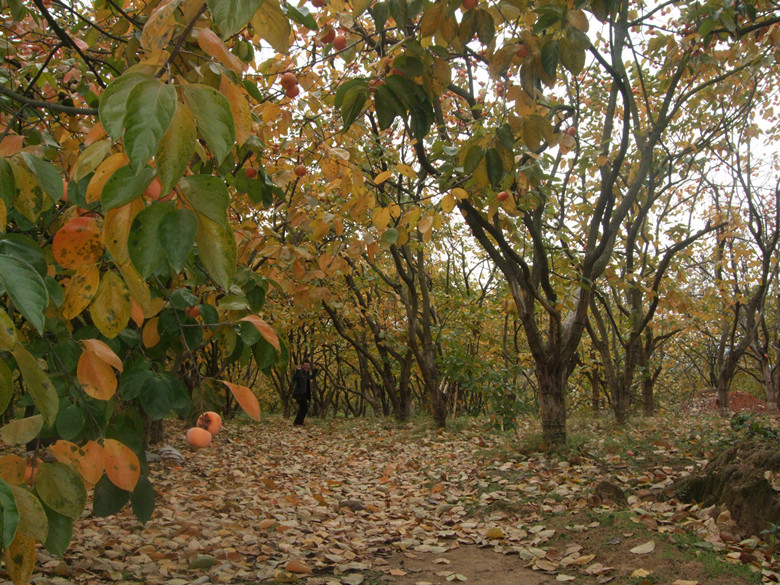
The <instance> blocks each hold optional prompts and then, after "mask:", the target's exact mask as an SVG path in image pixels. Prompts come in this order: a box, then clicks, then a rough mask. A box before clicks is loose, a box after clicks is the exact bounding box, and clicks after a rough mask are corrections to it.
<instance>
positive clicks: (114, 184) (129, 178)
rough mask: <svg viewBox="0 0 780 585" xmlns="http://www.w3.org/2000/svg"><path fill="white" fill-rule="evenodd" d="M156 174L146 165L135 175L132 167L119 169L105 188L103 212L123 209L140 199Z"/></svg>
mask: <svg viewBox="0 0 780 585" xmlns="http://www.w3.org/2000/svg"><path fill="white" fill-rule="evenodd" d="M155 174H156V173H155V170H154V169H153V168H152V167H150V166H149V165H145V166H144V167H143V168H142V169H141V170H140V172H138V173H135V172H134V171H133V169H132V168H131V167H130V165H125V166H123V167H121V168H119V169H117V170H116V172H115V173H114V174H113V175H111V176H110V177H109V179H108V181H106V184H105V186H104V187H103V195H102V196H101V197H100V203H101V205H102V206H103V211H108V210H109V209H114V208H115V207H122V206H123V205H125V204H127V203H130V202H131V201H133V200H134V199H137V198H138V197H140V196H141V194H143V192H144V191H145V190H146V188H147V187H148V186H149V183H151V182H152V180H153V179H154V177H155ZM163 193H167V191H163Z"/></svg>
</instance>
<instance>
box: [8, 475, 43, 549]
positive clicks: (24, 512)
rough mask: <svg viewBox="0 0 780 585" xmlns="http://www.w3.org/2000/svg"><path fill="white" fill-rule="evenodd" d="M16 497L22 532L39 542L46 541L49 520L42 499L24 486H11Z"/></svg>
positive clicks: (20, 530)
mask: <svg viewBox="0 0 780 585" xmlns="http://www.w3.org/2000/svg"><path fill="white" fill-rule="evenodd" d="M11 489H12V490H13V492H14V496H15V497H16V507H17V509H18V510H19V528H18V529H17V530H18V532H19V533H20V534H25V535H27V536H30V537H32V538H34V539H36V540H37V541H39V542H46V537H47V536H48V534H49V520H48V518H46V512H44V510H43V506H42V505H41V501H40V500H39V499H38V498H36V497H35V496H34V495H33V494H32V492H30V491H29V490H28V489H27V488H24V487H22V486H11Z"/></svg>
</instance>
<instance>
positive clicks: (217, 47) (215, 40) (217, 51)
mask: <svg viewBox="0 0 780 585" xmlns="http://www.w3.org/2000/svg"><path fill="white" fill-rule="evenodd" d="M198 46H199V47H200V48H201V49H203V51H204V52H205V53H206V54H207V55H209V56H211V57H214V58H215V59H216V60H217V61H219V62H220V63H222V64H223V65H224V66H225V67H227V68H228V69H230V70H231V71H232V72H233V73H235V74H236V75H241V74H242V73H243V72H244V67H245V65H244V63H243V62H242V61H241V59H239V58H238V57H236V56H235V55H234V54H233V53H231V52H230V51H229V50H228V48H227V46H225V43H223V42H222V39H220V38H219V37H218V36H217V34H216V33H215V32H214V31H212V30H211V29H210V28H202V29H199V30H198Z"/></svg>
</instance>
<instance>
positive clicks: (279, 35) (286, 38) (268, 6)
mask: <svg viewBox="0 0 780 585" xmlns="http://www.w3.org/2000/svg"><path fill="white" fill-rule="evenodd" d="M250 22H251V23H252V28H253V29H254V31H255V32H256V33H257V34H258V35H260V37H261V38H262V39H264V40H266V41H268V44H269V45H271V47H273V49H274V51H276V52H278V53H284V54H286V53H287V51H288V50H289V49H290V32H291V30H290V21H289V20H287V17H286V16H285V14H284V12H283V11H282V8H281V6H279V2H278V0H265V1H264V2H263V3H262V5H261V6H260V7H259V8H258V9H257V11H256V12H255V13H254V14H253V15H252V18H251V19H250Z"/></svg>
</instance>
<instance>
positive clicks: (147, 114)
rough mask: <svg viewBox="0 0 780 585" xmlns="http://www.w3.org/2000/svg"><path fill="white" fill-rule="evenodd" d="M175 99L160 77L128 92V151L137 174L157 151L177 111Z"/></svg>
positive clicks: (171, 87) (126, 146)
mask: <svg viewBox="0 0 780 585" xmlns="http://www.w3.org/2000/svg"><path fill="white" fill-rule="evenodd" d="M223 99H224V98H223ZM176 101H177V98H176V89H175V88H174V87H173V86H172V85H167V84H164V83H163V82H162V81H160V80H159V79H157V78H152V79H144V80H143V81H141V82H140V83H138V84H136V85H135V86H134V87H133V88H132V89H131V90H130V92H129V93H128V95H127V104H126V107H127V113H126V114H125V118H124V121H123V124H124V126H125V134H124V137H125V153H126V154H127V156H128V158H129V159H130V166H131V167H132V168H133V170H134V171H135V172H136V173H140V172H141V170H142V169H143V168H144V166H145V165H146V163H148V162H149V160H151V158H152V157H153V156H154V153H155V152H157V147H158V146H159V144H160V141H161V140H162V138H163V136H164V135H165V133H166V132H167V130H168V126H170V124H171V120H173V115H174V113H175V112H176ZM225 101H227V100H225Z"/></svg>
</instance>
